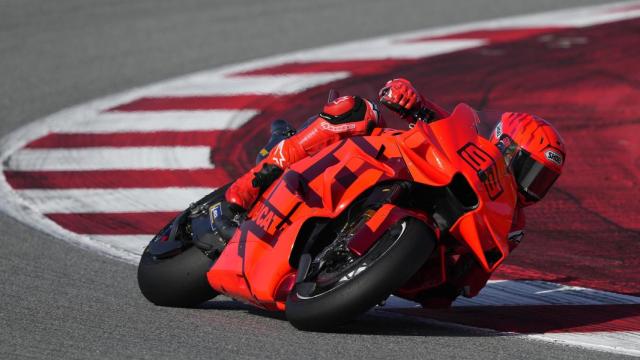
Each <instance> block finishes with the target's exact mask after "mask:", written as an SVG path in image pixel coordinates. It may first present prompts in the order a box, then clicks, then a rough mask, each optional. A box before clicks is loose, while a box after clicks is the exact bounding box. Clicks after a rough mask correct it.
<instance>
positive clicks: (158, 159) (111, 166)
mask: <svg viewBox="0 0 640 360" xmlns="http://www.w3.org/2000/svg"><path fill="white" fill-rule="evenodd" d="M210 152H211V148H209V147H207V146H191V147H184V146H180V147H158V146H147V147H126V148H122V147H96V148H78V149H74V148H71V149H21V150H18V151H16V152H15V153H13V154H12V155H11V157H9V159H8V161H7V164H6V165H5V166H6V168H7V169H9V170H21V171H43V170H123V169H133V170H140V169H207V168H213V165H212V164H211V162H210V161H209V158H210Z"/></svg>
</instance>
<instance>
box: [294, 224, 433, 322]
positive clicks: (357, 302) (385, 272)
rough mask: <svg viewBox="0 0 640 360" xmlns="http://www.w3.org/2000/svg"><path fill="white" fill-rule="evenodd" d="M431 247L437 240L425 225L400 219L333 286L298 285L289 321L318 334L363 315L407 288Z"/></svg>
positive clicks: (428, 254) (429, 252)
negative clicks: (402, 288)
mask: <svg viewBox="0 0 640 360" xmlns="http://www.w3.org/2000/svg"><path fill="white" fill-rule="evenodd" d="M435 244H436V236H435V234H434V232H433V230H432V229H431V228H429V227H428V226H427V225H426V224H424V223H423V222H422V221H420V220H417V219H415V218H410V217H409V218H404V219H402V220H401V221H399V222H398V223H396V224H395V225H394V226H392V227H391V228H390V230H389V231H387V232H386V233H385V234H383V236H382V237H381V238H380V239H379V240H378V241H377V242H376V243H375V244H374V245H373V246H372V247H371V249H369V251H367V253H365V254H364V255H363V256H362V257H360V258H358V259H357V262H356V263H355V264H354V265H353V267H351V268H349V269H347V272H346V273H345V275H344V276H342V277H341V278H340V279H339V280H338V281H337V283H336V284H335V285H330V286H326V285H325V286H319V285H318V283H316V282H314V280H316V279H305V280H304V281H303V282H301V283H298V284H296V285H295V286H294V288H293V289H292V291H291V293H290V294H289V296H288V298H287V303H286V315H287V319H288V320H289V322H291V324H293V326H295V327H296V328H298V329H300V330H311V331H322V330H326V329H329V328H331V327H334V326H336V325H339V324H342V323H345V322H347V321H349V320H351V319H353V318H355V317H357V316H359V315H361V314H363V313H365V312H366V311H367V310H369V309H370V308H372V307H373V306H375V305H376V304H379V303H380V302H381V301H383V300H385V299H386V298H387V297H388V296H389V295H390V294H391V293H392V292H393V291H395V290H396V289H398V288H399V287H401V286H402V285H403V284H405V283H406V282H407V281H408V280H409V279H410V278H411V276H412V275H413V274H414V273H415V272H416V271H418V269H419V268H420V267H421V266H422V265H423V264H424V262H425V261H426V260H427V259H428V258H429V256H430V255H431V253H432V252H433V249H434V247H435ZM345 279H346V280H345ZM318 288H320V289H321V290H318ZM309 289H314V290H311V291H310V290H309Z"/></svg>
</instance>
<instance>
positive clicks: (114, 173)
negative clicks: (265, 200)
mask: <svg viewBox="0 0 640 360" xmlns="http://www.w3.org/2000/svg"><path fill="white" fill-rule="evenodd" d="M4 176H5V177H6V179H7V182H8V183H9V184H10V185H11V187H13V188H14V189H16V190H21V189H100V188H102V189H116V188H141V187H144V188H165V187H208V188H217V187H221V186H223V185H225V184H226V183H228V182H230V181H231V178H230V177H229V175H228V174H227V172H226V171H224V170H223V169H221V168H215V169H204V170H203V169H200V170H192V169H189V170H94V171H5V172H4Z"/></svg>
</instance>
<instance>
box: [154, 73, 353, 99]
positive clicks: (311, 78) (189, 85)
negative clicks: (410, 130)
mask: <svg viewBox="0 0 640 360" xmlns="http://www.w3.org/2000/svg"><path fill="white" fill-rule="evenodd" d="M349 76H351V74H350V73H348V72H344V71H341V72H331V73H316V74H294V75H277V76H272V75H257V76H250V77H236V78H228V77H221V76H220V75H218V74H206V73H205V74H199V75H198V76H193V77H190V76H187V77H186V78H183V79H178V80H176V81H169V82H167V83H164V84H163V86H162V87H158V88H150V89H149V91H148V92H146V94H145V93H143V94H145V95H146V96H152V95H153V96H158V95H161V96H190V95H198V96H204V95H248V94H270V95H287V94H295V93H299V92H301V91H304V90H307V89H310V88H313V87H316V86H319V85H324V84H328V83H330V82H333V81H337V80H342V79H346V78H348V77H349Z"/></svg>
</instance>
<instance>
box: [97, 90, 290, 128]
mask: <svg viewBox="0 0 640 360" xmlns="http://www.w3.org/2000/svg"><path fill="white" fill-rule="evenodd" d="M286 100H287V97H286V96H277V95H255V94H250V95H235V96H213V95H212V96H206V95H198V96H175V97H154V96H147V97H142V98H140V99H137V100H133V101H131V102H128V103H125V104H122V105H118V106H115V107H113V108H111V109H109V110H108V111H149V112H151V111H167V110H185V111H194V110H214V109H230V110H242V109H262V108H265V107H267V106H268V105H269V104H273V103H281V102H286ZM145 116H146V115H145ZM174 125H175V124H174Z"/></svg>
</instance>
